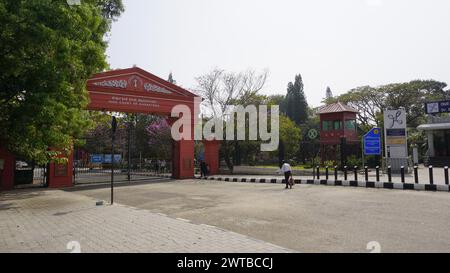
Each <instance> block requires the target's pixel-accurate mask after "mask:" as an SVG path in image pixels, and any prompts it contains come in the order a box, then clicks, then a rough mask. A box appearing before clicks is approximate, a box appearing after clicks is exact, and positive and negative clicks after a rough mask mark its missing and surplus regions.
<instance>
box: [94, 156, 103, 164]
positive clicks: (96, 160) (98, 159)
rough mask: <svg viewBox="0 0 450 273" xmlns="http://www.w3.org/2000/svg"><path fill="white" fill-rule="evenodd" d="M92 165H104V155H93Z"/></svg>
mask: <svg viewBox="0 0 450 273" xmlns="http://www.w3.org/2000/svg"><path fill="white" fill-rule="evenodd" d="M91 163H93V164H101V163H103V155H91Z"/></svg>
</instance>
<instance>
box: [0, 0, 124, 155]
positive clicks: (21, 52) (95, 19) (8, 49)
mask: <svg viewBox="0 0 450 273" xmlns="http://www.w3.org/2000/svg"><path fill="white" fill-rule="evenodd" d="M81 3H82V4H81V5H79V6H70V5H68V4H67V1H65V0H58V1H54V0H33V1H29V0H0V71H1V73H0V124H1V125H2V126H0V143H1V145H2V146H5V147H6V148H7V149H8V150H9V151H11V152H12V153H14V154H16V155H18V156H21V157H24V158H25V159H28V160H34V161H36V162H37V163H47V162H49V161H50V160H52V159H53V158H55V156H56V153H55V152H50V151H49V149H50V148H53V149H55V150H58V151H63V152H64V151H65V152H68V151H69V150H70V149H71V147H72V145H73V143H74V142H75V141H76V139H77V138H78V137H80V136H81V135H82V134H83V133H84V131H85V130H86V129H87V128H89V127H90V118H89V115H90V114H89V113H88V112H86V111H84V110H83V109H85V107H86V105H87V103H88V99H87V92H86V89H85V83H86V80H87V79H88V78H89V77H90V76H91V75H92V74H94V73H96V72H100V71H102V70H104V69H106V68H107V63H106V61H105V59H106V57H105V50H106V47H107V42H106V41H105V40H104V37H105V35H106V34H107V33H108V31H109V29H110V26H111V22H112V20H115V19H116V18H117V17H118V16H119V15H120V14H121V12H122V11H123V5H122V2H121V0H82V1H81Z"/></svg>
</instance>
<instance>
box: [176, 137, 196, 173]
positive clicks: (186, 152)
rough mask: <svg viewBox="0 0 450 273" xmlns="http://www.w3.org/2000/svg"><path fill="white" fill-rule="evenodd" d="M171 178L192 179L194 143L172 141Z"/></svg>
mask: <svg viewBox="0 0 450 273" xmlns="http://www.w3.org/2000/svg"><path fill="white" fill-rule="evenodd" d="M172 164H173V168H172V176H173V178H175V179H191V178H194V141H193V140H181V141H174V144H173V159H172Z"/></svg>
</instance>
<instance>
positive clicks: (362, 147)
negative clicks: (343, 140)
mask: <svg viewBox="0 0 450 273" xmlns="http://www.w3.org/2000/svg"><path fill="white" fill-rule="evenodd" d="M361 152H362V167H363V168H364V167H365V166H366V160H365V159H366V158H365V153H364V138H362V140H361Z"/></svg>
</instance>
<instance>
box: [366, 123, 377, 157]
mask: <svg viewBox="0 0 450 273" xmlns="http://www.w3.org/2000/svg"><path fill="white" fill-rule="evenodd" d="M364 154H365V155H381V129H380V128H373V129H372V130H371V131H370V132H369V133H368V134H367V135H365V136H364Z"/></svg>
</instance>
